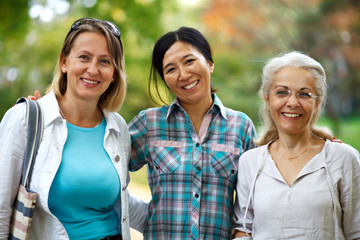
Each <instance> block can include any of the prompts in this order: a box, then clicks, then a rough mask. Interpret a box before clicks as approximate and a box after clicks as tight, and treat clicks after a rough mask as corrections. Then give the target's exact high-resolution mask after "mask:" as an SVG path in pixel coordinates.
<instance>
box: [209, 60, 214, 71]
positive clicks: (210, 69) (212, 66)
mask: <svg viewBox="0 0 360 240" xmlns="http://www.w3.org/2000/svg"><path fill="white" fill-rule="evenodd" d="M214 68H215V64H214V63H212V62H209V71H210V74H212V73H213V72H214Z"/></svg>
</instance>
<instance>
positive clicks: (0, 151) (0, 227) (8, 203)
mask: <svg viewBox="0 0 360 240" xmlns="http://www.w3.org/2000/svg"><path fill="white" fill-rule="evenodd" d="M25 109H26V108H25V105H24V104H19V105H16V106H14V107H13V108H11V109H10V110H9V111H7V112H6V114H5V115H4V117H3V119H2V121H1V123H0V239H7V237H8V233H9V226H10V218H11V213H12V205H13V202H14V199H15V197H16V194H17V190H18V187H19V184H20V177H21V170H22V164H23V157H24V152H25V144H26V132H27V130H26V126H25V111H26V110H25Z"/></svg>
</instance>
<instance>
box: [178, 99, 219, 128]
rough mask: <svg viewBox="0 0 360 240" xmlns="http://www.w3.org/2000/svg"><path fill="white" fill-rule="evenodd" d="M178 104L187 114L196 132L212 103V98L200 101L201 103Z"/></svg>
mask: <svg viewBox="0 0 360 240" xmlns="http://www.w3.org/2000/svg"><path fill="white" fill-rule="evenodd" d="M180 104H181V107H182V108H183V109H184V110H185V111H186V113H187V114H188V115H189V118H190V119H191V122H192V124H193V126H194V128H195V131H196V133H199V131H200V127H201V123H202V120H203V118H204V116H205V114H206V113H207V112H208V111H209V109H210V108H211V106H212V104H213V100H212V98H210V100H209V101H202V102H201V103H195V104H183V103H180Z"/></svg>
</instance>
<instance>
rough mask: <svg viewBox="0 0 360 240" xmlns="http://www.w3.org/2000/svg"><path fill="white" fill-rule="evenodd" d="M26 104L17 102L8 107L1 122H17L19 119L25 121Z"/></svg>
mask: <svg viewBox="0 0 360 240" xmlns="http://www.w3.org/2000/svg"><path fill="white" fill-rule="evenodd" d="M25 117H26V104H25V103H19V104H15V105H14V106H12V107H11V108H10V109H8V110H7V111H6V113H5V115H4V116H3V118H2V120H1V122H2V123H5V122H6V124H18V122H19V121H22V122H25Z"/></svg>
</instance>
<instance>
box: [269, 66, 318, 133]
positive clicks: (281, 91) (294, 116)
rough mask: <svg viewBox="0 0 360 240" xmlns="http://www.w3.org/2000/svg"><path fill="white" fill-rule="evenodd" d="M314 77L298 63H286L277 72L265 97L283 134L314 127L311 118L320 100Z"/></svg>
mask: <svg viewBox="0 0 360 240" xmlns="http://www.w3.org/2000/svg"><path fill="white" fill-rule="evenodd" d="M314 81H315V80H314V78H313V76H312V75H311V74H310V73H309V72H308V71H307V70H305V69H301V68H296V67H285V68H283V69H281V70H280V71H279V72H277V73H276V74H275V75H274V81H273V83H272V84H271V87H270V94H269V97H268V98H266V97H265V101H266V105H267V108H268V110H269V111H270V114H271V117H272V119H273V120H274V122H275V125H276V127H277V129H278V132H279V134H281V133H286V134H300V133H306V132H308V131H310V123H311V119H312V118H313V116H314V114H315V112H316V111H317V110H318V107H319V104H320V101H319V99H318V98H317V97H316V96H315V95H316V92H315V85H314ZM289 90H290V91H289ZM289 93H290V94H289ZM308 94H310V95H311V94H312V97H309V95H308ZM286 95H287V96H286Z"/></svg>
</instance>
